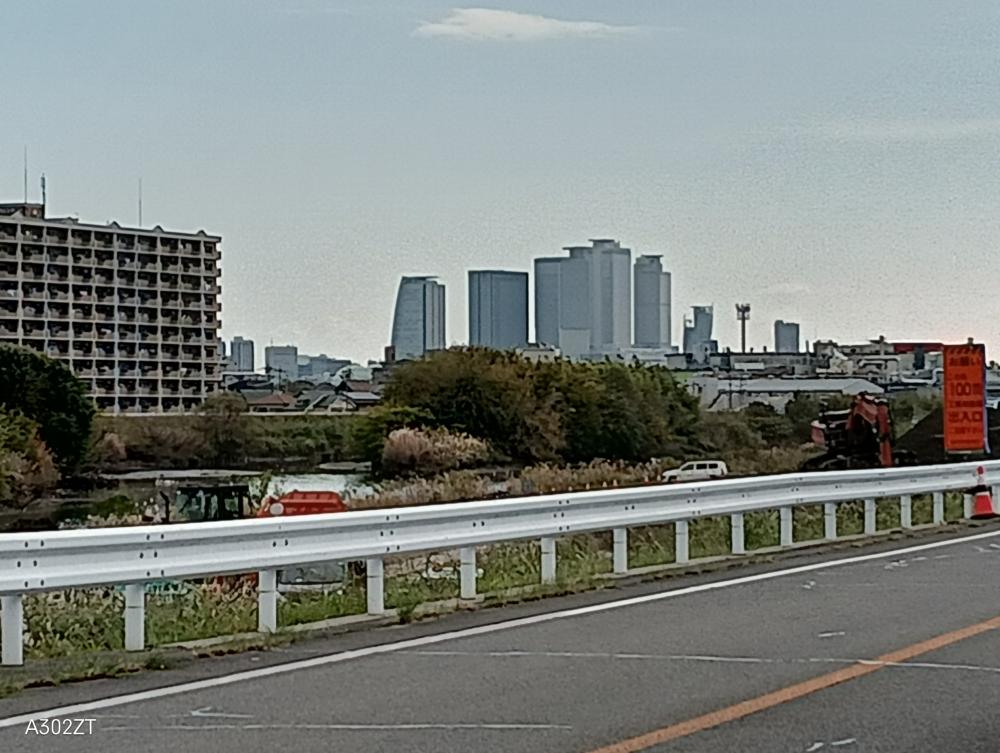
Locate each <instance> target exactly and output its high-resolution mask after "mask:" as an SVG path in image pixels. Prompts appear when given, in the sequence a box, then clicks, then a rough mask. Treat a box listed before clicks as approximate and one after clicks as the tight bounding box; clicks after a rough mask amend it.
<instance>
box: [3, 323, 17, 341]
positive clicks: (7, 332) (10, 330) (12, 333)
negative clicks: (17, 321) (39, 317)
mask: <svg viewBox="0 0 1000 753" xmlns="http://www.w3.org/2000/svg"><path fill="white" fill-rule="evenodd" d="M8 337H17V327H11V326H9V325H4V326H2V327H0V338H8Z"/></svg>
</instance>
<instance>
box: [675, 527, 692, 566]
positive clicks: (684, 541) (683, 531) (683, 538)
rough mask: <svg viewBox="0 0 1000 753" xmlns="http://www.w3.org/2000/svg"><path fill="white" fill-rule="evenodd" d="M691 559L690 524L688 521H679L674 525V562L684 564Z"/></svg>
mask: <svg viewBox="0 0 1000 753" xmlns="http://www.w3.org/2000/svg"><path fill="white" fill-rule="evenodd" d="M689 559H690V555H689V553H688V522H687V521H686V520H678V521H677V522H676V523H674V562H677V563H683V562H687V561H688V560H689Z"/></svg>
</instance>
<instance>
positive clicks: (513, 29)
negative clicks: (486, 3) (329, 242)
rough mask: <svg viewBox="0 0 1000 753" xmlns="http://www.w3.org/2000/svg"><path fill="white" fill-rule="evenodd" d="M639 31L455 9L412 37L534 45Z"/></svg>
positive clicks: (479, 10) (469, 9)
mask: <svg viewBox="0 0 1000 753" xmlns="http://www.w3.org/2000/svg"><path fill="white" fill-rule="evenodd" d="M638 28H639V27H637V26H615V25H613V24H606V23H602V22H600V21H563V20H561V19H558V18H548V17H546V16H538V15H533V14H530V13H515V12H514V11H509V10H493V9H490V8H455V9H454V10H452V11H451V13H450V14H449V15H447V16H445V17H444V18H443V19H441V20H440V21H433V22H432V21H425V22H424V23H422V24H420V25H419V26H418V27H417V28H416V29H414V31H413V35H414V36H417V37H445V38H448V39H462V40H467V41H498V42H537V41H542V40H546V39H560V38H565V37H577V38H579V37H583V38H589V39H594V38H602V37H612V36H618V35H622V34H631V33H633V32H635V31H637V30H638Z"/></svg>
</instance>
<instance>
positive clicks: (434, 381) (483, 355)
mask: <svg viewBox="0 0 1000 753" xmlns="http://www.w3.org/2000/svg"><path fill="white" fill-rule="evenodd" d="M384 398H385V400H386V401H387V403H388V404H390V405H394V406H405V407H408V408H411V409H415V410H419V411H422V412H423V413H424V415H425V417H424V419H423V422H422V423H421V424H420V425H423V426H427V427H430V428H445V429H448V430H449V431H453V432H462V433H465V434H469V435H470V436H473V437H476V438H478V439H482V440H484V441H486V442H488V443H489V445H490V447H491V448H492V449H493V450H494V451H496V452H497V453H498V454H500V455H501V456H505V457H507V458H510V459H512V460H515V461H521V462H526V463H537V462H547V461H559V460H563V461H569V462H589V461H591V460H595V459H598V458H603V459H607V460H632V461H645V460H649V459H650V458H652V457H656V456H663V455H676V454H680V450H679V448H685V447H690V446H692V445H693V444H694V441H695V438H696V435H697V426H698V417H699V410H698V404H697V401H696V400H695V399H694V398H693V397H692V396H690V395H689V394H688V393H687V392H686V390H684V389H683V388H681V387H679V386H678V385H677V383H676V382H675V381H674V379H673V377H672V376H671V375H670V373H669V371H667V370H666V369H662V368H652V367H643V366H632V365H625V364H618V363H610V362H607V363H602V364H590V363H571V362H570V361H567V360H557V361H555V362H550V363H531V362H529V361H527V360H525V359H524V358H521V357H520V356H518V355H517V354H515V353H511V352H499V351H493V350H487V349H483V348H452V349H450V350H447V351H439V352H436V353H432V354H431V355H429V356H428V357H427V358H425V359H422V360H419V361H413V362H410V363H406V364H401V365H400V366H398V367H397V368H396V370H395V371H394V372H393V374H392V376H391V378H390V381H389V384H388V385H387V387H386V389H385V392H384ZM382 436H384V435H382Z"/></svg>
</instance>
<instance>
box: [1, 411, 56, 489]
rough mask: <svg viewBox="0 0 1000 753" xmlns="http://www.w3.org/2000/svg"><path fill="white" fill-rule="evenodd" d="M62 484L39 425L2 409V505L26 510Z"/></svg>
mask: <svg viewBox="0 0 1000 753" xmlns="http://www.w3.org/2000/svg"><path fill="white" fill-rule="evenodd" d="M58 482H59V471H58V469H57V468H56V464H55V461H54V459H53V457H52V453H51V452H49V449H48V447H46V445H45V443H44V442H43V441H42V440H41V438H40V437H39V432H38V424H36V423H35V422H34V421H32V420H31V419H30V418H27V417H26V416H23V415H21V414H19V413H8V412H6V411H4V410H2V409H0V505H6V506H10V507H23V506H25V505H27V504H28V503H29V502H31V501H32V500H34V499H37V498H38V497H39V496H40V495H41V494H43V493H44V492H46V491H48V490H50V489H52V488H53V487H54V486H55V485H56V484H57V483H58Z"/></svg>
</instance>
